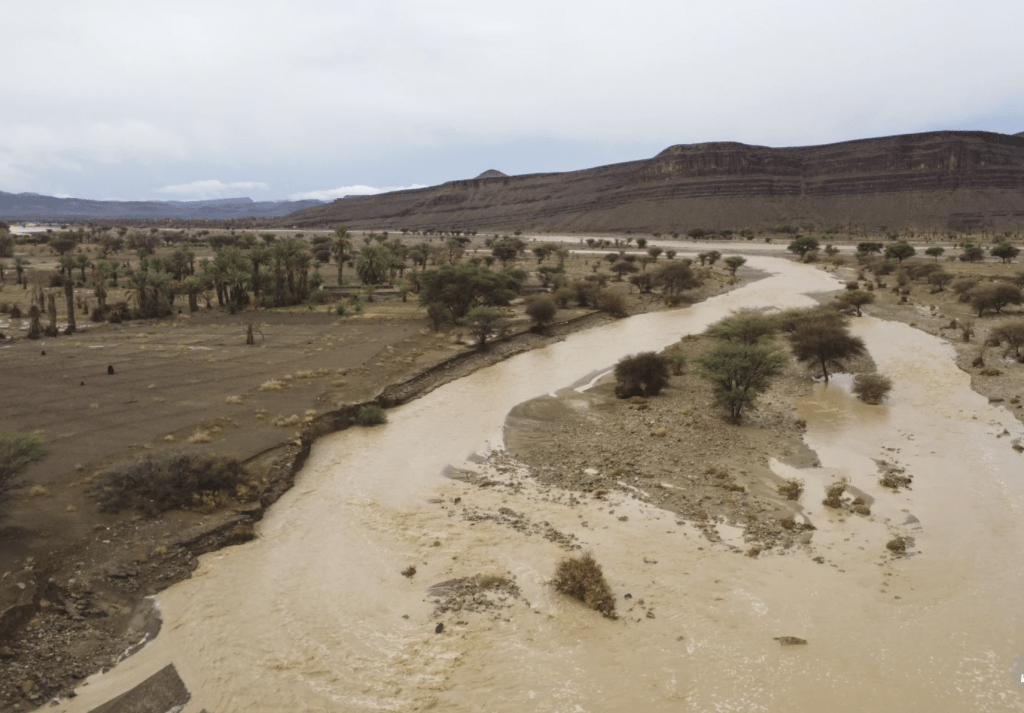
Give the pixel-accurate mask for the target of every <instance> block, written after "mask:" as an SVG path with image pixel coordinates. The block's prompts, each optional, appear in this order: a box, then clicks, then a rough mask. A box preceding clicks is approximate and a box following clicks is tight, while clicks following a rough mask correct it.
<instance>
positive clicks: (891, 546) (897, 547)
mask: <svg viewBox="0 0 1024 713" xmlns="http://www.w3.org/2000/svg"><path fill="white" fill-rule="evenodd" d="M885 547H886V549H888V550H889V551H891V552H896V553H897V554H902V553H904V552H906V551H907V541H906V540H905V539H904V538H902V537H900V536H899V535H897V536H896V537H894V538H892V539H891V540H889V541H888V542H886V543H885Z"/></svg>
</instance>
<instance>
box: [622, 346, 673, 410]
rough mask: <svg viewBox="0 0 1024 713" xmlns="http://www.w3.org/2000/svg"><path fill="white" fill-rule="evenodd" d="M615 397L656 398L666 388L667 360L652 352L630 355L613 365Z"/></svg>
mask: <svg viewBox="0 0 1024 713" xmlns="http://www.w3.org/2000/svg"><path fill="white" fill-rule="evenodd" d="M615 381H616V382H617V383H616V385H615V395H616V396H618V397H619V398H620V399H628V398H630V397H631V396H656V395H657V394H658V393H660V392H661V390H662V389H664V388H665V387H666V386H668V360H667V359H665V357H663V356H660V355H658V354H655V353H654V352H641V353H639V354H631V355H629V356H627V357H623V358H622V359H620V360H619V363H618V364H616V365H615Z"/></svg>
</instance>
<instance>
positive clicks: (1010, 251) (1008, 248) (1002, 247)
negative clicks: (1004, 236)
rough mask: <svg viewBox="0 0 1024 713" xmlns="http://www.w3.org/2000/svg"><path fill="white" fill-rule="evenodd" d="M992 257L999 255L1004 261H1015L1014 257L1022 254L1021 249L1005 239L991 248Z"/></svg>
mask: <svg viewBox="0 0 1024 713" xmlns="http://www.w3.org/2000/svg"><path fill="white" fill-rule="evenodd" d="M989 252H990V253H992V257H997V258H999V259H1000V260H1002V261H1003V262H1004V263H1008V262H1013V259H1014V258H1015V257H1017V256H1018V255H1020V250H1019V249H1018V248H1015V247H1014V246H1012V245H1010V243H1008V242H1006V241H1005V240H1004V241H1003V242H1001V243H999V244H998V245H996V246H995V247H994V248H992V249H991V250H989Z"/></svg>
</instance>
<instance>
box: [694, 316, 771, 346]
mask: <svg viewBox="0 0 1024 713" xmlns="http://www.w3.org/2000/svg"><path fill="white" fill-rule="evenodd" d="M778 331H779V320H778V319H776V318H775V317H773V316H771V315H768V314H765V313H764V312H760V311H758V310H755V309H741V310H738V311H736V312H734V313H733V314H731V315H729V316H728V317H726V318H725V319H721V320H719V321H718V322H716V323H715V324H712V325H711V326H710V327H708V329H707V334H708V336H711V337H715V338H716V339H721V340H723V341H727V342H737V343H739V344H757V343H759V342H761V341H762V340H764V339H765V338H766V337H772V336H773V335H774V334H775V333H776V332H778Z"/></svg>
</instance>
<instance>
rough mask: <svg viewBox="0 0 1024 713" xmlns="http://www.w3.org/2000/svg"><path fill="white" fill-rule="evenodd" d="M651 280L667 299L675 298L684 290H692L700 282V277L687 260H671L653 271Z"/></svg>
mask: <svg viewBox="0 0 1024 713" xmlns="http://www.w3.org/2000/svg"><path fill="white" fill-rule="evenodd" d="M653 281H654V284H655V286H657V287H659V288H661V292H662V294H663V295H665V297H666V298H667V299H669V300H675V299H677V298H678V297H679V293H681V292H683V291H684V290H692V289H694V288H697V287H700V286H701V284H702V283H701V281H700V278H699V277H697V276H696V275H695V274H694V272H693V269H692V268H691V267H690V262H689V260H678V261H677V260H673V261H672V262H670V263H665V264H664V265H662V267H661V268H660V269H659V270H658V271H657V272H655V273H654V275H653Z"/></svg>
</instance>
